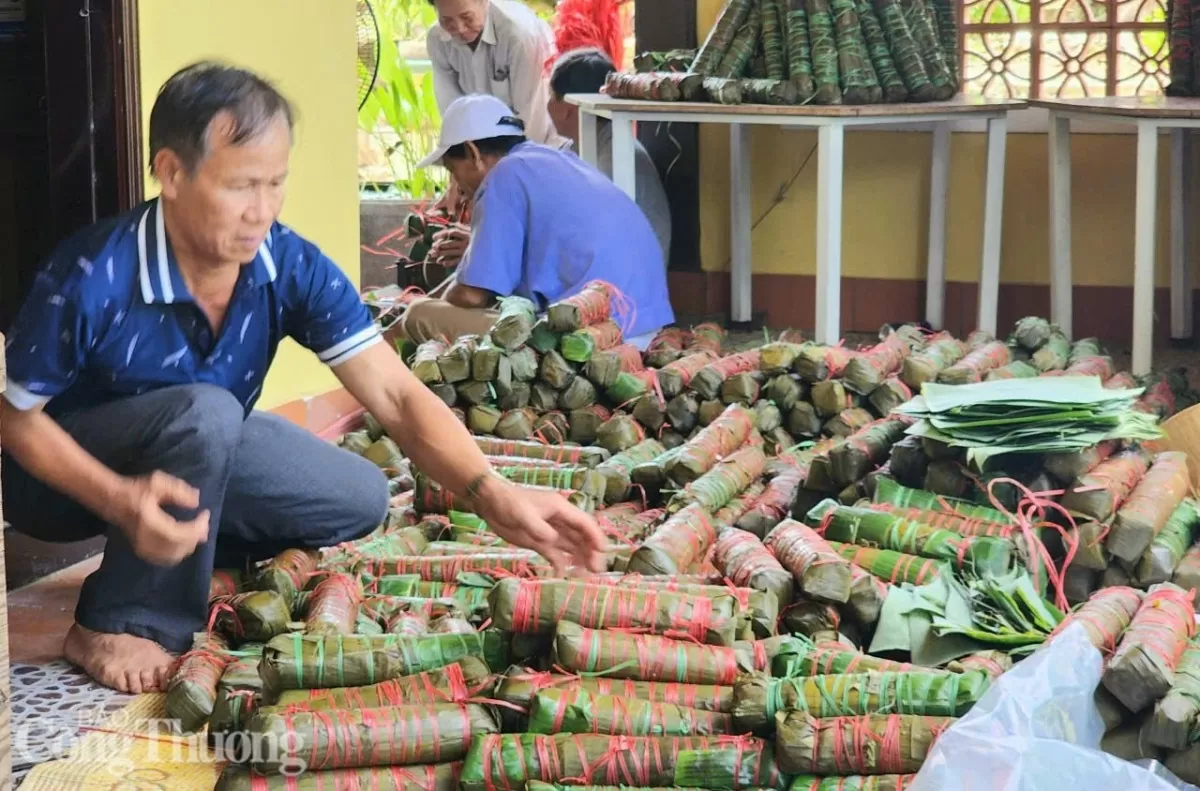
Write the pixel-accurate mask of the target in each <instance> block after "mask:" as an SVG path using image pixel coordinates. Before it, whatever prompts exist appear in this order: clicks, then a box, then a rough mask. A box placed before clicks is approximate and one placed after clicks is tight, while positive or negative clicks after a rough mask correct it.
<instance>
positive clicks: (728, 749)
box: [675, 736, 789, 791]
mask: <svg viewBox="0 0 1200 791" xmlns="http://www.w3.org/2000/svg"><path fill="white" fill-rule="evenodd" d="M788 780H789V778H788V777H787V776H786V775H784V774H783V772H782V770H781V769H780V768H779V765H778V763H777V761H776V760H775V746H774V744H773V743H771V742H769V741H766V740H764V739H754V738H751V737H749V736H726V737H724V741H723V742H722V743H721V744H719V745H709V746H705V747H699V748H696V749H688V750H681V751H680V753H679V757H678V758H677V759H676V760H675V784H676V785H677V786H685V787H686V786H691V785H701V784H702V785H704V786H705V787H706V788H710V789H715V790H716V791H741V790H742V789H748V788H754V787H762V788H774V789H780V788H783V787H785V786H786V785H787V784H788Z"/></svg>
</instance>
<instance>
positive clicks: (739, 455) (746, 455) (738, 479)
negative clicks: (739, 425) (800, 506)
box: [667, 445, 767, 513]
mask: <svg viewBox="0 0 1200 791" xmlns="http://www.w3.org/2000/svg"><path fill="white" fill-rule="evenodd" d="M766 464H767V457H766V455H765V454H764V453H763V449H762V446H761V445H747V446H745V447H743V448H741V449H740V450H737V451H735V452H733V453H731V454H729V455H728V456H726V457H725V458H723V459H721V460H720V461H719V462H717V463H716V464H715V465H714V466H713V468H712V469H710V470H709V471H708V472H706V473H704V474H703V475H701V476H700V477H699V478H697V479H696V480H694V481H692V482H691V483H689V484H688V485H687V486H685V487H684V488H683V490H682V491H680V492H679V493H678V494H676V495H675V496H674V497H673V498H671V502H670V503H669V504H668V505H667V510H668V511H670V512H672V513H673V512H675V511H679V510H682V509H683V508H686V507H687V506H689V505H699V506H700V507H701V508H702V509H704V510H705V511H707V512H708V513H715V512H716V511H718V510H720V509H721V508H722V507H723V506H725V505H726V504H728V503H729V501H730V500H732V499H733V498H734V497H736V496H737V495H738V493H739V492H741V491H743V490H744V489H745V488H746V487H747V486H749V485H750V484H751V483H753V482H754V481H756V480H758V479H759V478H760V477H762V474H763V470H764V469H765V467H766Z"/></svg>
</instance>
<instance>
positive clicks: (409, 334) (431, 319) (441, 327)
mask: <svg viewBox="0 0 1200 791" xmlns="http://www.w3.org/2000/svg"><path fill="white" fill-rule="evenodd" d="M499 315H500V313H499V311H496V310H489V309H486V308H460V307H457V306H455V305H451V304H450V303H449V302H447V301H445V300H444V299H418V300H416V301H414V302H413V303H412V304H411V305H409V306H408V308H407V309H405V311H404V316H403V318H401V319H400V321H399V325H400V332H401V333H402V334H403V335H404V337H406V338H408V339H409V340H410V341H412V342H413V343H424V342H425V341H428V340H434V339H437V340H440V341H445V342H446V343H453V342H454V341H456V340H458V339H459V338H461V337H462V336H463V335H484V334H486V333H487V331H488V330H490V329H491V328H492V325H493V324H495V323H496V319H497V318H498V317H499Z"/></svg>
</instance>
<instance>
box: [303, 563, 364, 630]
mask: <svg viewBox="0 0 1200 791" xmlns="http://www.w3.org/2000/svg"><path fill="white" fill-rule="evenodd" d="M362 596H363V591H362V582H360V581H359V578H358V575H354V576H350V575H349V574H330V575H329V576H327V577H325V578H324V579H322V580H321V582H320V583H318V585H317V587H316V588H315V589H314V590H313V592H312V596H310V597H309V600H308V614H307V616H306V617H305V623H304V633H305V634H315V635H323V636H328V635H335V634H353V633H354V626H355V623H356V622H357V621H358V606H359V603H360V602H361V601H362Z"/></svg>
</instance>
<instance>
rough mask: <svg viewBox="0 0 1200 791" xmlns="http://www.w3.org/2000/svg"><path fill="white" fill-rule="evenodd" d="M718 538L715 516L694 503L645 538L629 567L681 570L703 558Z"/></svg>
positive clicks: (668, 571)
mask: <svg viewBox="0 0 1200 791" xmlns="http://www.w3.org/2000/svg"><path fill="white" fill-rule="evenodd" d="M715 540H716V530H715V529H714V527H713V524H712V517H711V516H710V515H709V513H708V512H707V511H705V510H704V508H703V507H701V506H700V505H699V504H695V505H690V506H688V507H686V508H684V509H683V510H682V511H680V512H679V513H677V514H675V515H674V516H672V517H671V518H670V519H668V520H667V521H666V522H663V523H662V524H661V525H659V527H658V529H657V530H655V531H654V533H653V534H651V535H650V537H649V538H647V539H646V540H645V541H644V542H642V545H641V546H640V547H639V548H638V549H637V551H636V552H634V553H633V557H632V558H630V560H629V565H628V567H627V568H626V571H628V572H630V573H633V572H637V573H641V574H677V573H679V572H682V571H685V570H686V569H687V568H688V567H689V566H691V565H692V564H693V563H695V562H696V561H698V560H701V559H703V558H704V556H705V554H706V553H707V552H708V548H709V547H711V546H712V544H713V542H714V541H715Z"/></svg>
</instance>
